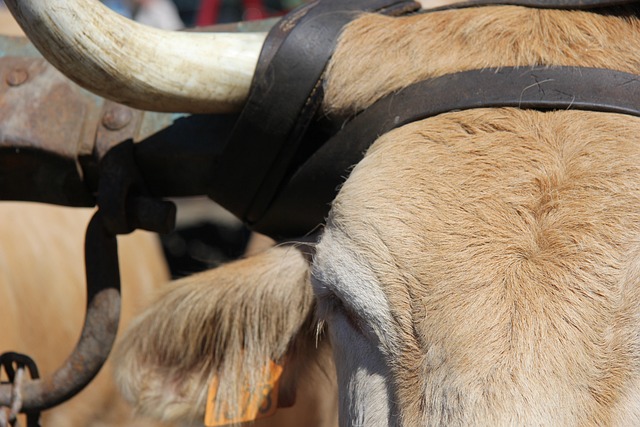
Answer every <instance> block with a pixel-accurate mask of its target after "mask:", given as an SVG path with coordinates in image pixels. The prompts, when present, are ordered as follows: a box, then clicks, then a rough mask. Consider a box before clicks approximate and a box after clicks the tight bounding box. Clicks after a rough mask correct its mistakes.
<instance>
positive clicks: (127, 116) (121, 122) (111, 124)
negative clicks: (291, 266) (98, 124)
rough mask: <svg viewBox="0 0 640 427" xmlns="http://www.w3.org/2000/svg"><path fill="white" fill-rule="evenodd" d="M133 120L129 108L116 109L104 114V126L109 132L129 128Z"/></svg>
mask: <svg viewBox="0 0 640 427" xmlns="http://www.w3.org/2000/svg"><path fill="white" fill-rule="evenodd" d="M132 118H133V114H132V113H131V110H129V109H128V108H124V107H114V108H110V109H109V110H108V111H107V112H106V113H105V114H104V116H103V117H102V125H103V126H104V127H105V128H107V129H109V130H113V131H116V130H120V129H122V128H123V127H125V126H127V125H128V124H129V123H130V122H131V119H132Z"/></svg>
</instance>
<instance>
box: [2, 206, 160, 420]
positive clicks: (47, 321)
mask: <svg viewBox="0 0 640 427" xmlns="http://www.w3.org/2000/svg"><path fill="white" fill-rule="evenodd" d="M91 215H92V211H91V210H88V209H71V208H61V207H54V206H49V205H41V204H31V203H14V202H2V203H0V218H1V221H0V244H1V245H2V247H1V248H0V302H1V307H2V309H1V310H0V325H1V327H0V353H2V352H5V351H17V352H20V353H25V354H28V355H30V356H31V357H32V358H33V359H34V360H35V361H36V363H37V364H38V368H39V370H40V373H41V375H42V376H45V375H48V374H51V373H53V372H54V371H55V370H56V369H57V368H59V367H60V365H62V362H64V360H65V359H66V358H67V357H68V356H69V354H71V351H72V350H73V347H74V346H75V344H76V342H77V340H78V337H79V335H80V330H81V328H82V322H83V320H84V313H85V306H86V296H85V295H86V291H85V278H84V231H85V228H86V225H87V223H88V222H89V219H90V218H91ZM118 240H119V253H120V274H121V277H122V317H121V321H120V329H121V330H122V329H123V328H124V327H126V325H127V324H128V323H129V322H130V320H131V318H132V317H133V316H134V315H135V314H137V313H139V312H141V310H142V308H143V307H144V306H145V304H146V303H147V302H148V301H149V300H150V297H151V295H152V293H154V292H155V291H156V290H157V288H158V286H159V285H161V284H163V283H166V282H167V281H168V280H169V279H168V277H169V276H168V271H167V267H166V264H165V261H164V256H163V254H162V251H161V249H160V245H159V242H158V240H157V237H156V236H155V235H152V234H150V233H145V232H136V233H134V234H132V235H129V236H124V237H120V238H119V239H118ZM3 380H4V378H3ZM22 425H24V423H23V424H22ZM42 425H44V426H52V427H108V426H112V427H116V426H124V425H126V426H135V427H150V426H159V424H158V423H157V422H151V421H148V420H147V421H144V420H137V421H136V420H134V418H133V416H132V410H131V408H130V407H129V406H128V405H127V404H126V403H125V402H124V400H123V399H122V398H121V397H120V395H119V392H118V391H117V389H116V387H115V384H114V381H113V378H112V365H111V362H109V361H108V362H107V364H106V365H105V367H104V368H103V369H102V370H101V372H100V373H99V374H98V376H97V377H96V379H94V380H93V381H92V382H91V384H89V386H88V387H87V388H86V389H85V390H83V391H82V392H80V394H78V395H77V396H76V397H74V398H73V399H71V400H70V401H68V402H67V403H64V404H62V405H60V406H58V407H55V408H53V409H51V410H48V411H45V412H44V413H43V418H42Z"/></svg>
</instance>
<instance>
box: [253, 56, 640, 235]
mask: <svg viewBox="0 0 640 427" xmlns="http://www.w3.org/2000/svg"><path fill="white" fill-rule="evenodd" d="M496 107H517V108H530V109H537V110H587V111H601V112H611V113H621V114H628V115H633V116H638V117H640V77H638V76H636V75H632V74H627V73H623V72H619V71H612V70H605V69H595V68H579V67H557V68H546V69H530V68H502V69H485V70H475V71H466V72H460V73H456V74H450V75H445V76H442V77H439V78H435V79H431V80H426V81H422V82H420V83H416V84H414V85H412V86H409V87H407V88H405V89H403V90H401V91H399V92H397V93H394V94H392V95H389V96H387V97H385V98H383V99H381V100H380V101H378V102H376V103H375V104H374V105H372V106H371V107H369V108H368V109H366V110H365V111H364V112H362V113H361V114H360V115H358V116H356V117H355V118H354V119H353V120H352V121H350V122H349V123H347V124H346V126H345V127H344V128H343V129H342V130H341V131H340V132H338V133H337V134H336V135H334V136H333V137H332V138H331V139H329V141H327V142H326V143H325V144H324V145H322V147H321V148H320V149H318V150H317V151H316V152H315V153H314V154H313V155H312V156H311V157H310V158H309V159H308V160H307V161H306V162H305V163H304V164H303V165H302V166H301V167H300V168H299V170H298V171H297V172H296V173H295V174H293V176H292V177H291V179H290V180H289V181H288V182H287V183H286V185H285V186H284V187H283V189H282V191H281V192H280V193H279V194H278V196H277V198H276V199H275V200H274V202H273V203H272V205H271V206H270V207H269V210H268V211H267V213H266V214H265V216H264V217H263V218H261V219H260V221H258V222H257V223H255V224H253V228H254V229H255V230H257V231H259V232H262V233H265V234H267V235H270V236H276V237H295V236H300V235H304V234H306V233H308V232H309V231H310V230H312V229H314V228H315V227H317V226H318V225H320V224H322V223H323V222H324V220H325V217H326V215H327V213H328V212H329V208H330V204H331V201H332V200H333V199H334V198H335V196H336V193H337V190H338V187H339V186H340V184H341V183H342V182H343V181H344V179H345V177H346V176H348V174H349V170H350V169H351V168H352V167H353V166H354V165H355V164H357V163H358V162H359V161H360V160H361V159H362V158H363V157H364V154H365V152H366V150H367V149H368V148H369V146H371V144H373V142H374V141H375V140H376V139H378V138H379V137H380V136H381V135H384V134H385V133H387V132H389V131H391V130H393V129H395V128H398V127H400V126H404V125H406V124H408V123H411V122H414V121H416V120H422V119H426V118H429V117H433V116H435V115H438V114H441V113H445V112H449V111H457V110H466V109H471V108H496Z"/></svg>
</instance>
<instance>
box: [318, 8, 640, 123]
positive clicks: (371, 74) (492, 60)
mask: <svg viewBox="0 0 640 427" xmlns="http://www.w3.org/2000/svg"><path fill="white" fill-rule="evenodd" d="M638 52H640V23H639V22H638V19H636V18H629V17H625V16H602V15H596V14H592V13H589V12H576V11H561V10H560V11H559V10H543V9H528V8H523V7H516V6H502V7H480V8H469V9H460V10H450V11H441V12H432V13H428V14H423V15H416V16H411V17H405V18H399V19H398V18H390V17H385V16H381V15H368V16H365V17H363V18H360V19H358V20H356V21H354V22H352V23H351V24H349V26H348V27H347V28H346V29H345V30H344V32H343V34H342V36H341V39H340V44H339V45H338V48H337V49H336V52H335V54H334V56H333V59H332V60H331V63H330V66H329V68H328V72H327V75H328V77H327V83H326V88H325V90H326V98H325V109H326V110H327V112H328V113H339V114H353V113H355V112H357V111H360V110H361V109H363V108H366V107H367V106H369V105H370V104H371V103H373V102H374V101H376V100H377V99H380V98H381V97H382V96H384V95H385V94H387V93H390V92H392V91H394V90H397V89H400V88H402V87H404V86H407V85H408V84H410V83H413V82H416V81H419V80H423V79H426V78H429V77H437V76H441V75H443V74H447V73H452V72H456V71H463V70H471V69H479V68H488V67H505V66H539V65H583V66H591V67H603V68H611V69H614V70H619V71H627V72H635V73H638V72H640V56H639V55H638V54H637V53H638ZM374 58H375V60H374Z"/></svg>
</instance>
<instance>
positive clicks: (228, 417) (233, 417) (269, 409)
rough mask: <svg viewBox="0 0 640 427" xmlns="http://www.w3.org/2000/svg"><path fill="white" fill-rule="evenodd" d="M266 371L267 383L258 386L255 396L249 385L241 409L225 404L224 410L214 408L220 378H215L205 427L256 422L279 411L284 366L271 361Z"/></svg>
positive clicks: (210, 387)
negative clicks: (280, 386)
mask: <svg viewBox="0 0 640 427" xmlns="http://www.w3.org/2000/svg"><path fill="white" fill-rule="evenodd" d="M265 369H266V370H267V371H268V372H267V373H268V376H267V382H265V383H263V384H258V387H256V392H255V393H253V394H252V393H251V392H250V391H249V387H248V385H247V386H246V387H245V390H244V392H243V396H242V399H241V402H240V407H239V408H231V407H229V405H228V404H224V406H225V407H223V408H215V407H214V402H215V399H216V396H217V393H218V385H219V384H218V377H217V376H215V377H213V380H212V381H211V385H210V386H209V395H208V396H207V408H206V412H205V416H204V424H205V426H207V427H220V426H224V425H227V424H233V423H242V422H246V421H254V420H257V419H260V418H266V417H270V416H272V415H273V414H275V413H276V410H277V409H278V390H279V385H280V376H281V375H282V370H283V366H282V365H278V364H276V363H274V362H272V361H269V365H268V366H266V367H265Z"/></svg>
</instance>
